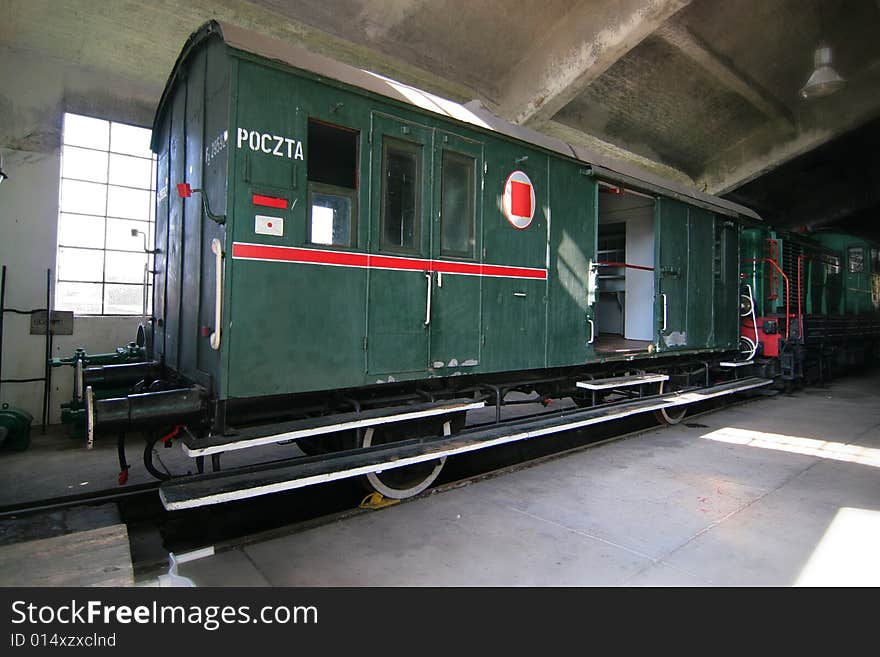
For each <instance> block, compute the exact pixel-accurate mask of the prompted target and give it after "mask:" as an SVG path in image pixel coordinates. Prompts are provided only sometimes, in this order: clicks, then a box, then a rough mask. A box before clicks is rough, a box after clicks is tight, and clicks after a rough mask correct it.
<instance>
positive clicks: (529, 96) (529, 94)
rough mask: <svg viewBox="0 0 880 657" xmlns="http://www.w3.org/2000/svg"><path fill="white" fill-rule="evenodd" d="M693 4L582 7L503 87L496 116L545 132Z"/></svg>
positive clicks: (637, 1)
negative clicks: (602, 77) (544, 128)
mask: <svg viewBox="0 0 880 657" xmlns="http://www.w3.org/2000/svg"><path fill="white" fill-rule="evenodd" d="M689 3H690V0H619V1H615V2H611V1H606V2H603V3H601V4H599V3H597V2H586V1H585V2H580V3H579V4H578V5H577V6H576V7H575V8H573V9H572V10H571V11H569V12H568V13H567V14H565V15H564V16H563V17H562V18H561V19H560V20H559V21H558V22H557V23H556V24H555V25H554V27H553V28H552V29H550V30H548V31H547V32H546V33H545V34H543V35H542V36H541V37H540V38H538V39H536V40H535V43H534V45H533V46H532V48H531V49H530V50H529V51H528V52H527V53H526V54H525V55H524V56H523V57H522V58H521V59H520V60H519V63H518V64H517V65H515V66H514V67H513V68H512V69H511V71H510V73H509V74H508V75H507V76H506V78H505V79H504V80H503V81H502V83H501V84H500V85H499V87H498V91H499V93H498V97H497V100H496V102H494V103H493V105H494V107H493V110H494V111H495V112H496V113H498V114H499V115H500V116H502V117H504V118H506V119H507V120H509V121H512V122H513V123H517V124H520V125H522V124H526V123H528V124H529V125H530V126H532V127H534V128H540V127H541V126H542V125H544V124H545V123H547V122H548V121H550V120H551V119H552V118H553V116H554V115H556V113H557V112H559V110H561V109H562V108H563V107H565V106H566V105H567V104H568V103H570V102H571V101H572V100H574V99H575V98H576V97H577V96H578V95H580V94H581V93H582V92H583V90H584V89H586V88H587V86H588V85H589V84H590V83H591V82H592V81H593V80H595V79H596V78H598V77H599V76H600V75H602V74H603V73H604V72H605V71H607V70H608V69H609V68H610V67H611V66H612V64H614V62H616V61H617V60H619V59H620V58H621V57H623V56H624V55H625V54H626V53H628V52H629V51H630V50H632V49H633V48H635V47H636V46H637V45H638V44H639V43H641V42H642V40H644V39H645V37H647V36H648V35H650V34H651V33H652V32H654V31H655V30H656V29H657V28H658V27H659V26H660V25H662V24H663V23H664V22H665V21H666V20H668V19H669V18H670V17H671V16H672V15H674V14H675V13H676V12H678V11H679V10H680V9H682V8H683V7H685V6H686V5H688V4H689Z"/></svg>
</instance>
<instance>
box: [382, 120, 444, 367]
mask: <svg viewBox="0 0 880 657" xmlns="http://www.w3.org/2000/svg"><path fill="white" fill-rule="evenodd" d="M370 141H371V144H372V160H371V169H370V170H371V172H372V175H371V178H370V199H371V200H370V228H371V230H370V236H371V237H370V253H375V254H388V255H395V256H405V257H412V258H422V259H424V258H427V257H428V255H429V253H430V240H431V231H430V223H429V221H428V218H429V217H430V216H431V212H432V209H431V205H432V199H433V186H432V184H431V183H432V181H433V178H434V172H433V157H432V155H431V154H432V148H433V130H432V129H431V128H429V127H426V126H424V125H420V124H417V123H413V122H409V121H404V120H400V119H396V118H394V117H390V116H386V115H383V114H378V113H377V114H374V115H373V124H372V134H371V137H370ZM389 148H403V149H406V148H410V149H412V151H411V152H412V153H413V154H414V157H415V158H416V161H417V162H418V169H419V170H418V180H417V183H418V184H417V201H416V222H415V227H416V229H417V234H416V236H415V237H414V243H413V247H412V248H394V247H390V246H383V244H382V240H381V229H382V226H381V215H382V212H383V189H384V187H383V183H385V182H387V181H388V180H389V174H390V173H391V172H390V171H389V169H388V167H387V166H386V165H387V162H386V161H385V160H384V158H383V154H384V153H386V152H387V150H388V149H389ZM431 284H432V283H431V277H430V274H429V272H428V267H427V266H426V267H425V268H424V270H420V271H402V270H396V269H392V270H385V269H379V268H371V269H370V271H369V288H368V289H369V292H368V311H367V312H368V318H367V334H368V342H367V345H368V346H367V369H368V372H369V373H370V374H391V375H397V374H401V373H406V372H423V371H425V370H426V368H427V365H428V338H429V332H428V329H429V324H427V323H426V319H427V308H428V294H429V292H430V290H429V286H430V285H431Z"/></svg>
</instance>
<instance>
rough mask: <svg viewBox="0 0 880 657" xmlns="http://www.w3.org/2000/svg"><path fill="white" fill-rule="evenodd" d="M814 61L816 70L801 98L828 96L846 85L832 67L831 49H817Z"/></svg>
mask: <svg viewBox="0 0 880 657" xmlns="http://www.w3.org/2000/svg"><path fill="white" fill-rule="evenodd" d="M813 61H814V64H815V66H816V69H815V70H814V71H813V73H812V75H810V79H809V80H807V83H806V84H805V85H804V86H803V88H802V89H801V96H803V97H804V98H820V97H822V96H828V95H829V94H833V93H834V92H835V91H837V90H838V89H840V88H841V87H842V86H843V85H844V84H846V80H844V79H843V78H842V77H840V75H839V74H838V72H837V71H835V70H834V68H833V67H832V66H831V48H830V47H829V46H819V47H818V48H816V53H815V55H814V56H813Z"/></svg>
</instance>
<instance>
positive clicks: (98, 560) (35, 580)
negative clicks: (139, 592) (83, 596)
mask: <svg viewBox="0 0 880 657" xmlns="http://www.w3.org/2000/svg"><path fill="white" fill-rule="evenodd" d="M0 586H134V571H133V568H132V565H131V552H130V550H129V545H128V530H127V529H126V527H125V525H122V524H119V525H110V526H108V527H100V528H98V529H90V530H87V531H82V532H75V533H73V534H64V535H61V536H53V537H52V538H43V539H40V540H36V541H24V542H21V543H13V544H11V545H3V546H0Z"/></svg>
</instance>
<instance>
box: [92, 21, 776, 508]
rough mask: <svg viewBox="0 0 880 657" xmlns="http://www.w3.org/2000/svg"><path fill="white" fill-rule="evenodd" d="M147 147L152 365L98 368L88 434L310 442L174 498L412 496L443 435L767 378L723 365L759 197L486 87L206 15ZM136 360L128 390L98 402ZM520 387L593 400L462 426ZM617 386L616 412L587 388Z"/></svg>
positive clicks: (220, 442)
mask: <svg viewBox="0 0 880 657" xmlns="http://www.w3.org/2000/svg"><path fill="white" fill-rule="evenodd" d="M153 149H154V150H155V151H156V153H157V156H158V167H157V169H158V174H157V175H158V180H157V206H156V244H155V251H156V252H155V279H154V288H153V289H154V297H153V313H152V317H151V318H150V321H149V326H148V327H147V331H146V336H145V340H144V342H145V345H144V351H145V354H146V362H144V363H139V364H133V365H132V364H128V365H117V366H108V367H104V368H89V369H87V370H86V373H85V374H84V375H83V376H84V381H85V384H86V385H85V389H86V406H87V409H86V410H87V417H88V425H89V437H90V440H93V439H94V435H95V432H96V431H101V430H103V431H105V432H114V433H118V434H120V435H122V433H121V432H124V431H132V430H136V429H138V430H140V429H143V430H145V431H147V433H148V434H149V436H150V437H149V438H148V442H147V450H146V454H147V455H149V451H150V450H151V449H152V447H153V446H154V445H156V444H157V441H162V442H166V441H167V440H169V439H175V440H178V439H180V440H182V442H183V445H184V449H185V451H186V453H187V454H188V455H190V456H193V457H195V458H196V462H197V464H198V469H199V471H201V470H202V469H203V467H204V462H203V459H204V458H205V457H206V456H211V457H212V461H213V465H214V467H215V469H218V470H219V456H220V454H222V453H224V452H225V451H232V450H240V449H244V448H249V447H251V446H259V445H265V444H269V443H278V442H281V441H288V440H298V441H299V445H300V447H301V448H302V449H303V450H305V451H307V452H310V453H312V454H315V455H316V456H314V457H313V460H311V461H308V460H306V461H305V462H301V463H299V464H293V465H291V466H290V467H294V468H300V470H298V471H297V472H298V473H299V474H296V476H294V475H292V474H290V472H288V471H285V472H284V473H280V474H279V471H278V470H277V468H276V469H275V470H273V471H272V473H271V474H268V475H267V474H266V473H265V472H264V471H262V470H259V471H253V470H251V471H249V472H248V473H244V474H240V475H239V474H235V473H233V474H232V475H230V476H231V477H232V479H230V478H229V476H227V477H225V478H223V477H221V475H225V473H216V474H214V475H210V476H208V475H205V477H203V478H201V479H197V480H195V481H192V482H190V481H189V480H187V481H185V482H184V483H183V484H181V485H180V486H178V487H177V488H170V487H169V488H167V489H165V497H164V499H165V500H166V502H167V503H168V504H169V505H170V508H181V507H182V506H185V505H187V504H196V503H200V502H198V500H202V501H204V500H209V501H218V500H221V499H232V498H234V495H235V494H240V496H247V495H248V494H251V493H253V494H262V493H264V492H272V491H273V490H282V489H285V486H287V487H288V488H289V487H292V486H294V485H305V484H303V483H302V482H303V481H306V480H307V481H308V482H309V483H312V480H313V479H314V478H316V477H317V478H320V477H324V479H323V480H326V479H327V478H328V477H329V478H333V477H339V476H353V475H354V474H366V475H367V476H368V477H372V479H370V483H371V485H372V486H373V487H374V488H375V489H377V490H380V492H383V493H384V494H386V495H389V496H405V495H409V494H414V492H418V490H421V489H422V488H424V486H426V485H427V484H428V483H430V480H431V478H432V475H433V476H436V472H437V471H439V468H438V467H437V464H438V463H439V464H440V465H442V458H441V457H445V456H446V455H448V454H453V453H460V452H461V451H468V450H470V449H477V448H479V447H482V446H486V445H488V444H497V441H499V440H514V439H523V438H526V437H531V436H532V435H543V434H541V433H540V432H543V433H548V432H551V431H559V430H563V429H564V428H566V427H571V426H574V424H576V423H577V422H576V421H580V422H582V423H583V422H586V423H593V422H597V421H603V420H607V419H612V418H614V417H619V416H623V415H622V414H632V413H634V412H648V411H658V412H660V413H661V415H662V416H663V417H664V418H665V419H667V420H674V419H675V418H677V417H680V415H681V413H680V412H679V411H680V408H683V407H684V406H685V405H686V404H687V403H689V402H690V401H695V400H698V399H699V397H698V396H697V397H694V396H691V397H687V396H686V395H685V396H682V395H681V394H678V393H680V392H682V391H692V390H695V389H698V388H705V389H709V388H712V384H713V383H716V382H717V381H721V382H722V383H720V384H719V385H721V386H722V387H721V388H719V389H717V390H714V392H712V393H711V394H732V392H735V391H739V390H744V389H748V388H749V386H750V385H751V386H760V385H765V384H767V383H769V381H767V380H763V379H762V380H747V381H746V382H745V383H743V382H742V381H739V382H737V381H735V380H734V379H736V377H735V376H732V375H731V371H730V368H732V367H734V364H733V363H732V362H731V361H732V358H733V357H734V356H735V355H736V353H737V350H738V347H739V340H740V321H739V296H740V295H739V291H740V276H739V261H740V253H739V239H738V236H739V230H740V221H741V219H742V218H748V219H750V220H759V217H757V215H755V214H754V212H752V211H750V210H748V209H747V208H744V207H742V206H739V205H736V204H734V203H731V202H728V201H724V200H721V199H717V198H714V197H711V196H708V195H705V194H702V193H700V192H697V191H695V190H692V189H686V188H681V187H678V186H676V185H673V184H670V183H667V182H664V181H660V180H656V179H653V178H651V177H650V176H644V175H641V176H640V175H635V174H634V173H633V172H630V171H628V170H627V168H626V167H625V166H623V165H620V164H619V163H615V162H610V161H608V160H606V159H604V158H603V157H601V156H599V155H597V154H595V153H590V152H587V151H584V150H583V149H579V148H578V147H574V146H570V145H567V144H563V143H562V142H558V141H556V140H553V139H550V138H548V137H546V136H542V135H539V134H537V133H533V132H531V131H528V130H525V129H523V128H519V127H516V126H513V125H511V124H508V123H506V122H504V121H502V120H500V119H498V118H497V117H494V116H492V115H491V114H490V113H489V112H487V111H486V110H485V109H483V108H482V107H481V106H479V104H470V105H468V106H462V105H458V104H456V103H451V102H449V101H446V100H443V99H440V98H437V97H434V96H431V95H429V94H425V93H423V92H420V91H417V90H415V89H412V88H410V87H407V86H405V85H400V84H398V83H395V82H392V81H389V80H387V79H385V78H382V77H380V76H376V75H373V74H369V73H367V72H364V71H360V70H358V69H354V68H352V67H348V66H344V65H341V64H339V63H337V62H333V61H331V60H328V59H326V58H323V57H319V56H316V55H314V54H311V53H308V52H306V51H303V50H301V49H298V48H295V47H293V46H290V45H289V44H286V43H283V42H279V41H275V40H272V39H267V38H264V37H261V36H259V35H255V34H253V33H250V32H246V31H244V30H241V29H240V28H235V27H232V26H228V25H221V24H219V23H216V22H211V23H208V24H206V25H205V26H203V27H202V28H201V29H200V30H199V31H198V32H196V33H195V34H193V35H192V37H191V38H190V40H189V41H188V42H187V44H186V45H185V46H184V48H183V51H182V53H181V55H180V57H179V58H178V60H177V63H176V64H175V67H174V70H173V72H172V74H171V76H170V78H169V81H168V84H167V86H166V89H165V92H164V93H163V96H162V99H161V101H160V104H159V108H158V110H157V114H156V120H155V125H154V130H153ZM111 373H112V375H113V376H110V374H111ZM125 377H129V378H130V382H131V385H132V389H131V392H132V394H129V395H126V396H125V397H118V398H113V399H95V398H94V395H95V390H96V388H97V387H99V386H98V384H99V383H100V382H101V381H104V380H106V379H108V378H113V379H114V381H118V380H119V379H125ZM728 379H730V380H731V381H733V382H732V383H731V382H730V381H727V380H728ZM725 382H726V383H725ZM652 386H653V387H652ZM725 386H726V387H725ZM513 390H519V391H525V392H537V393H538V395H539V397H540V398H544V399H546V398H548V397H559V396H571V397H572V398H574V399H575V400H576V401H577V402H578V403H579V404H580V405H582V406H583V407H586V408H585V409H584V410H583V411H581V413H587V415H580V416H571V415H568V416H565V417H563V416H558V417H556V418H555V420H552V421H551V420H548V419H547V418H543V419H541V420H540V422H543V423H544V424H545V425H547V426H544V425H542V426H541V427H537V425H536V426H535V427H532V428H531V429H529V430H528V431H526V430H524V429H523V428H522V427H520V428H519V430H518V431H519V433H517V432H516V431H513V430H506V429H504V430H502V429H499V428H498V427H495V428H494V429H493V431H494V432H495V433H492V432H491V431H490V432H489V433H486V431H485V430H484V431H483V433H482V434H481V433H479V432H476V433H474V432H473V431H472V432H471V433H467V432H463V433H462V435H465V434H466V435H467V439H466V440H465V439H464V438H456V437H455V435H454V434H456V433H457V432H458V430H460V429H461V428H462V426H463V424H464V416H465V413H466V412H467V411H468V410H472V409H474V408H476V407H479V406H483V405H484V404H486V403H490V404H495V405H496V408H497V415H496V419H497V420H500V408H501V406H502V405H503V404H504V403H505V396H506V394H507V393H508V392H510V391H513ZM658 393H662V394H658ZM706 394H709V393H706ZM603 400H606V401H616V402H617V408H618V410H616V411H613V412H612V411H608V410H607V409H605V408H603V409H602V410H601V411H597V410H596V409H595V408H591V407H593V406H594V405H596V404H598V403H599V402H602V401H603ZM645 400H647V401H645ZM627 404H628V405H627ZM669 409H673V410H674V411H675V412H672V411H670V410H669ZM590 413H593V415H589V414H590ZM548 422H549V424H548ZM573 423H574V424H573ZM539 429H540V431H539ZM499 431H502V433H500V434H499V433H498V432H499ZM504 431H506V433H504ZM414 436H415V437H426V436H427V437H430V436H434V437H435V438H436V440H434V442H433V443H431V447H430V448H426V447H425V445H426V443H425V442H424V441H422V442H417V443H413V442H412V440H411V439H414V438H413V437H414ZM120 440H121V441H122V440H124V439H122V438H120ZM419 440H421V438H419ZM444 440H445V441H446V443H443V441H444ZM455 440H458V441H459V442H457V443H454V444H453V443H451V442H449V441H455ZM407 441H409V442H407ZM462 441H464V442H462ZM493 441H495V442H493ZM387 443H394V445H395V447H394V450H396V451H392V452H389V451H388V445H387ZM465 443H466V444H465ZM381 444H385V445H384V447H383V449H385V450H386V455H385V456H383V457H382V458H384V459H385V460H384V461H383V460H381V459H379V457H375V458H374V457H372V456H370V455H371V454H374V453H377V452H376V450H377V446H379V447H381V446H382V445H381ZM442 445H447V448H446V451H444V450H443V449H442V448H441V447H442ZM351 449H360V451H359V452H356V453H355V454H354V455H348V454H349V451H348V450H351ZM407 449H409V450H410V451H406V450H407ZM340 450H342V451H341V456H334V455H329V456H322V455H321V453H326V452H340ZM370 450H373V451H372V452H370ZM456 450H457V451H456ZM358 454H360V456H357V455H358ZM347 455H348V456H347ZM365 455H366V456H365ZM431 457H436V458H434V459H433V460H432V458H431ZM334 458H335V459H336V460H334ZM346 458H348V459H349V461H344V459H346ZM339 459H343V460H342V461H340V460H339ZM351 459H354V460H351ZM358 459H360V460H358ZM407 459H409V460H407ZM413 459H415V460H413ZM147 462H148V463H149V458H148V459H147ZM303 463H304V464H305V465H303ZM419 463H421V468H422V469H421V470H419V469H418V468H417V469H416V470H413V469H412V468H410V467H406V468H405V467H403V465H404V464H406V465H410V466H413V465H416V466H417V465H418V464H419ZM285 467H287V466H285ZM303 467H306V470H308V469H309V468H311V470H309V472H311V473H312V474H303V472H304V471H302V468H303ZM315 469H317V470H320V473H319V474H314V472H313V471H315ZM413 472H415V474H412V473H413ZM156 474H157V475H161V473H158V472H157V473H156ZM397 475H400V476H397ZM310 476H311V477H312V479H309V477H310ZM236 477H238V478H237V479H236ZM266 477H268V479H266ZM233 479H235V482H236V483H234V484H233V483H230V481H232V480H233ZM245 479H246V480H247V481H245ZM205 482H208V483H205ZM267 482H268V483H267ZM186 486H189V487H188V488H187V487H186ZM212 487H214V488H217V487H219V489H222V491H224V492H222V493H217V492H216V490H214V488H212ZM196 489H198V491H196ZM245 489H246V490H245ZM242 491H244V492H242ZM249 491H250V492H249ZM254 491H257V492H254ZM227 494H228V495H232V496H233V497H232V498H230V497H224V495H227ZM175 496H177V497H175ZM193 500H196V501H195V502H194V501H193ZM205 503H208V502H205ZM175 505H177V506H175Z"/></svg>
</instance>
